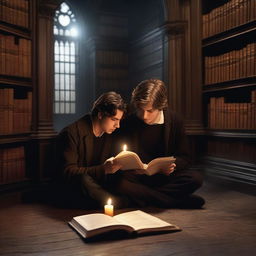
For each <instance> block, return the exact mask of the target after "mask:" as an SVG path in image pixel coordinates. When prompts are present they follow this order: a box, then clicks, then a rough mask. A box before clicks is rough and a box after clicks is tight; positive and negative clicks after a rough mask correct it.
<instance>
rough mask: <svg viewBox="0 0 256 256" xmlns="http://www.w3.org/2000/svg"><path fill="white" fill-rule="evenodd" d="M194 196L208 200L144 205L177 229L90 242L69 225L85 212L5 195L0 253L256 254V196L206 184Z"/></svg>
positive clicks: (0, 213) (0, 221)
mask: <svg viewBox="0 0 256 256" xmlns="http://www.w3.org/2000/svg"><path fill="white" fill-rule="evenodd" d="M198 194H200V195H202V196H203V197H204V198H205V199H206V202H207V203H206V205H205V207H204V209H201V210H185V209H167V210H162V209H153V208H145V209H143V210H144V211H147V212H149V213H151V214H153V215H155V216H157V217H160V218H161V219H163V220H166V221H168V222H171V223H174V224H177V225H178V226H180V227H181V228H182V229H183V230H182V231H181V232H177V233H168V234H160V235H155V236H142V237H135V238H127V237H122V238H120V239H119V238H118V237H106V239H105V240H102V239H101V240H94V241H90V242H86V241H84V240H83V239H81V237H80V236H79V235H78V234H77V233H76V232H74V231H73V230H72V229H71V228H70V227H69V226H68V224H67V221H68V220H70V219H71V218H72V217H73V216H77V215H81V214H86V213H88V212H87V211H85V210H81V209H61V208H57V207H54V206H51V205H46V204H42V203H24V202H22V200H21V198H20V195H17V194H11V195H4V196H1V197H0V204H1V208H0V255H13V256H15V255H17V256H21V255H35V256H39V255H44V256H45V255H62V256H65V255H75V256H79V255H101V256H104V255H132V256H137V255H138V256H144V255H145V256H146V255H161V256H162V255H184V256H185V255H190V256H193V255H207V256H212V255H218V256H219V255H225V256H227V255H232V256H240V255H253V254H254V255H255V253H256V246H255V245H256V204H255V196H254V195H250V194H248V193H241V192H238V191H235V190H230V189H228V188H227V187H222V186H217V185H215V184H211V183H209V182H208V183H206V184H205V186H204V187H203V188H202V189H201V190H200V191H199V192H198ZM127 210H131V209H127Z"/></svg>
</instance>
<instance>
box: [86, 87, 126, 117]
mask: <svg viewBox="0 0 256 256" xmlns="http://www.w3.org/2000/svg"><path fill="white" fill-rule="evenodd" d="M118 109H119V110H121V111H123V112H125V110H126V104H125V103H124V100H123V99H122V97H121V95H120V94H118V93H116V92H106V93H103V94H102V95H101V96H100V97H99V98H98V99H97V100H96V101H95V102H94V103H93V107H92V109H91V115H92V117H93V118H95V117H96V116H97V115H98V113H101V114H102V117H107V116H108V117H110V116H115V115H116V112H117V110H118Z"/></svg>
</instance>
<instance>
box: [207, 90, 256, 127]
mask: <svg viewBox="0 0 256 256" xmlns="http://www.w3.org/2000/svg"><path fill="white" fill-rule="evenodd" d="M208 128H210V129H246V130H256V91H252V92H251V102H249V103H226V102H225V99H224V97H218V98H217V97H212V98H210V102H209V105H208Z"/></svg>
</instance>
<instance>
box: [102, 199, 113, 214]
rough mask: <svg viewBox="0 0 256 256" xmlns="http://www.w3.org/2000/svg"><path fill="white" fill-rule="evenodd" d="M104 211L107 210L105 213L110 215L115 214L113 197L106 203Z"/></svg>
mask: <svg viewBox="0 0 256 256" xmlns="http://www.w3.org/2000/svg"><path fill="white" fill-rule="evenodd" d="M104 211H105V214H107V215H109V216H113V215H114V206H113V205H112V200H111V198H109V199H108V202H107V204H106V205H104Z"/></svg>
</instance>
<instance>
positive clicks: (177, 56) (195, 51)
mask: <svg viewBox="0 0 256 256" xmlns="http://www.w3.org/2000/svg"><path fill="white" fill-rule="evenodd" d="M164 6H165V19H166V22H165V24H164V26H163V27H164V30H165V40H164V44H165V47H164V49H165V52H164V56H165V60H164V80H165V82H166V83H167V85H168V97H169V105H170V107H171V108H172V109H173V110H174V111H176V112H178V113H180V114H181V115H182V116H183V118H184V120H185V125H186V131H187V133H188V134H191V135H193V134H194V135H196V134H202V133H203V125H202V89H201V88H202V82H201V76H202V70H201V24H200V22H201V21H200V17H201V16H200V10H201V6H200V0H192V1H189V0H184V1H179V0H164Z"/></svg>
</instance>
